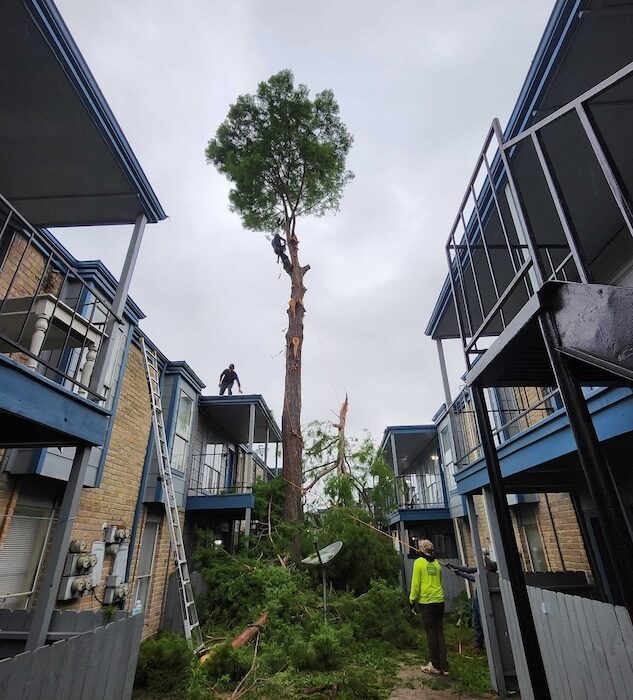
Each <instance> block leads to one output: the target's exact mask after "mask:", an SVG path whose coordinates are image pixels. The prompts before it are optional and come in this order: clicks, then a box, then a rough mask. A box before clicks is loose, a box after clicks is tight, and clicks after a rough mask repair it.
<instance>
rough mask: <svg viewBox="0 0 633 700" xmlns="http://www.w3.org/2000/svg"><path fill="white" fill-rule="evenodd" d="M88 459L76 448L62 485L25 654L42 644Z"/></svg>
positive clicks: (82, 447)
mask: <svg viewBox="0 0 633 700" xmlns="http://www.w3.org/2000/svg"><path fill="white" fill-rule="evenodd" d="M89 459H90V447H89V446H88V445H80V446H79V447H77V449H76V450H75V457H74V459H73V464H72V467H71V470H70V478H69V479H68V483H67V484H66V490H65V491H64V498H63V500H62V505H61V508H60V509H59V516H58V519H57V527H56V528H55V532H54V533H53V541H52V542H51V547H50V550H49V552H48V559H47V563H46V570H45V571H44V576H43V578H42V584H41V587H40V591H39V594H38V596H37V602H36V604H35V608H34V610H33V616H32V618H31V624H30V626H29V632H28V637H27V640H26V648H25V651H34V650H35V649H37V648H38V647H41V646H43V645H44V644H45V643H46V636H47V634H48V627H49V625H50V621H51V616H52V614H53V607H54V605H55V601H56V600H57V592H58V590H59V584H60V581H61V578H62V572H63V570H64V563H65V561H66V554H67V553H68V545H69V543H70V536H71V533H72V529H73V524H74V520H75V514H76V513H77V507H78V505H79V499H80V498H81V489H82V486H83V483H84V479H85V476H86V471H87V469H88V460H89Z"/></svg>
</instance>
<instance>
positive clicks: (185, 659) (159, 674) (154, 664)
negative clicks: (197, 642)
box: [134, 632, 194, 693]
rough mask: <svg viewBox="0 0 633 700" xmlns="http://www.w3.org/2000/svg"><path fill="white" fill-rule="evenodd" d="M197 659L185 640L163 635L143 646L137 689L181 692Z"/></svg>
mask: <svg viewBox="0 0 633 700" xmlns="http://www.w3.org/2000/svg"><path fill="white" fill-rule="evenodd" d="M193 658H194V656H193V654H192V652H191V649H190V648H189V644H188V643H187V641H186V640H185V639H184V638H183V637H181V636H179V635H177V634H174V633H173V632H160V633H159V634H157V635H156V636H155V637H150V638H149V639H146V640H145V641H144V642H143V643H142V644H141V648H140V651H139V656H138V664H137V666H136V677H135V678H134V686H135V687H136V688H144V689H145V690H147V691H149V692H165V693H170V692H173V691H176V690H181V689H182V688H183V686H184V684H185V680H186V675H187V669H188V668H189V665H190V664H191V662H192V660H193Z"/></svg>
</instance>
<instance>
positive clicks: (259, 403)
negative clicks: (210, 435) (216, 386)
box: [198, 394, 281, 445]
mask: <svg viewBox="0 0 633 700" xmlns="http://www.w3.org/2000/svg"><path fill="white" fill-rule="evenodd" d="M251 406H253V407H254V410H255V432H254V437H253V442H254V443H256V444H257V443H264V442H266V441H267V440H268V442H281V431H280V430H279V426H278V425H277V423H276V422H275V419H274V418H273V416H272V413H271V412H270V409H269V408H268V406H267V405H266V402H265V401H264V399H263V398H262V396H260V395H259V394H240V395H236V396H200V397H199V399H198V407H199V409H200V411H201V412H202V413H203V414H205V415H207V416H208V417H209V418H210V419H211V420H212V421H213V422H214V423H215V424H216V425H217V426H218V427H219V428H220V429H221V430H222V431H223V432H224V433H225V434H226V435H227V437H229V438H230V439H231V440H233V441H235V443H237V444H240V445H247V444H248V442H249V434H248V433H249V424H250V413H251Z"/></svg>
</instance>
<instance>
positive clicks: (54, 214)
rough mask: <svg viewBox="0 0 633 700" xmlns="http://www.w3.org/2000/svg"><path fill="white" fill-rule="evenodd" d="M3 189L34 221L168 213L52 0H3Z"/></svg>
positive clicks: (65, 222) (130, 218) (120, 220)
mask: <svg viewBox="0 0 633 700" xmlns="http://www.w3.org/2000/svg"><path fill="white" fill-rule="evenodd" d="M0 46H1V49H0V51H1V53H2V67H1V69H0V94H1V95H2V103H1V106H0V153H1V154H2V156H1V157H0V193H1V194H2V195H3V196H4V197H6V198H7V199H8V200H9V201H10V202H11V203H12V204H13V206H15V208H16V209H17V210H18V211H19V212H20V213H21V214H22V215H23V216H24V217H25V218H26V219H27V220H28V221H30V223H31V224H33V225H35V226H81V225H97V224H129V223H133V222H134V221H135V220H136V219H137V217H138V216H139V215H140V214H145V216H146V217H147V220H148V221H149V222H150V223H155V222H157V221H160V220H162V219H164V218H165V216H166V215H165V212H164V211H163V209H162V207H161V205H160V202H159V201H158V198H157V197H156V194H155V193H154V191H153V190H152V188H151V186H150V184H149V182H148V180H147V178H146V177H145V174H144V173H143V171H142V169H141V166H140V165H139V163H138V161H137V160H136V157H135V156H134V153H133V152H132V149H131V148H130V145H129V144H128V142H127V140H126V138H125V136H124V135H123V132H122V131H121V128H120V126H119V125H118V123H117V121H116V119H115V118H114V115H113V114H112V112H111V111H110V108H109V107H108V104H107V103H106V101H105V99H104V97H103V95H102V94H101V91H100V89H99V87H98V85H97V83H96V82H95V79H94V78H93V76H92V74H91V73H90V70H89V69H88V67H87V65H86V63H85V61H84V59H83V57H82V56H81V53H80V52H79V49H78V48H77V46H76V44H75V42H74V41H73V38H72V36H71V35H70V32H69V31H68V28H67V27H66V25H65V24H64V21H63V20H62V18H61V16H60V14H59V12H58V11H57V8H56V7H55V5H54V3H53V2H52V0H5V2H3V3H2V22H0Z"/></svg>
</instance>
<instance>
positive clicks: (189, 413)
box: [171, 391, 193, 472]
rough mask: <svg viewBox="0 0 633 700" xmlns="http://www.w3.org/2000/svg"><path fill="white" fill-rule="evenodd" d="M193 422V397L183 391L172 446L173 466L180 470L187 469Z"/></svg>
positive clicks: (179, 401)
mask: <svg viewBox="0 0 633 700" xmlns="http://www.w3.org/2000/svg"><path fill="white" fill-rule="evenodd" d="M192 422H193V399H192V398H191V397H189V396H187V394H185V392H184V391H181V392H180V398H179V400H178V413H177V414H176V434H175V435H174V444H173V445H172V448H171V466H172V469H176V470H177V471H179V472H184V471H185V466H186V462H187V450H188V448H189V437H190V435H191V424H192Z"/></svg>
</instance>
